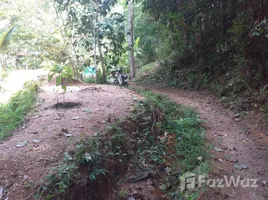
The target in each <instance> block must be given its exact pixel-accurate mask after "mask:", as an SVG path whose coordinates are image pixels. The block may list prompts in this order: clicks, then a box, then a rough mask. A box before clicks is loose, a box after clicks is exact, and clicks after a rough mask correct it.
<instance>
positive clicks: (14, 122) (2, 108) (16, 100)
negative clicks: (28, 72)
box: [0, 82, 38, 140]
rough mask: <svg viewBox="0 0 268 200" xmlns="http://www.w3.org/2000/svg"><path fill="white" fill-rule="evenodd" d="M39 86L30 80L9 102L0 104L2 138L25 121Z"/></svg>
mask: <svg viewBox="0 0 268 200" xmlns="http://www.w3.org/2000/svg"><path fill="white" fill-rule="evenodd" d="M37 89H38V86H37V84H36V83H34V82H28V83H26V84H25V86H24V88H23V89H22V90H21V91H19V92H17V93H16V94H14V95H13V96H12V97H11V99H10V100H9V102H8V103H7V104H0V140H2V139H4V138H6V137H8V136H9V134H10V132H11V131H12V130H14V129H15V128H17V127H18V126H19V125H20V124H22V123H23V121H24V117H25V116H26V114H27V113H28V111H29V110H30V109H31V107H32V105H33V104H34V103H35V100H36V96H37Z"/></svg>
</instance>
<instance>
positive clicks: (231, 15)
mask: <svg viewBox="0 0 268 200" xmlns="http://www.w3.org/2000/svg"><path fill="white" fill-rule="evenodd" d="M138 2H141V3H142V6H143V11H145V14H141V16H142V17H140V18H139V19H136V20H137V21H139V22H140V21H141V23H145V22H146V21H144V20H142V18H144V16H146V15H147V17H146V18H145V19H146V20H150V21H151V25H150V26H147V27H146V28H145V29H143V27H141V28H139V26H140V24H139V23H137V24H136V25H137V27H138V28H139V30H140V33H139V32H136V37H140V36H144V34H147V37H146V39H144V37H142V38H141V40H142V39H144V40H146V41H148V40H151V41H157V44H158V46H157V47H156V48H150V49H148V45H153V43H150V42H146V43H144V45H143V46H142V48H143V50H144V51H143V52H144V53H145V52H148V50H150V51H149V53H145V54H146V55H150V57H153V56H155V57H156V60H162V61H163V62H161V63H160V66H161V67H164V68H163V69H161V70H159V71H157V73H158V75H157V76H156V77H155V78H154V79H153V80H154V81H156V80H161V76H163V74H162V75H161V73H163V71H164V74H166V75H167V76H168V75H169V77H168V78H166V79H165V80H164V81H166V82H169V84H171V85H184V86H185V83H186V85H187V86H189V85H190V86H191V87H195V88H198V87H202V86H203V85H205V86H206V87H212V88H213V89H216V90H217V91H218V92H219V94H220V95H221V96H225V95H227V94H229V93H230V92H232V93H233V94H238V93H241V92H244V91H248V90H251V89H254V90H259V89H261V90H262V91H264V90H265V89H264V88H266V86H265V84H267V80H268V20H267V17H268V1H267V0H257V1H249V0H242V1H236V2H234V1H230V0H228V1H220V0H196V1H186V0H174V1H161V0H144V1H138ZM148 15H149V16H148ZM138 17H139V16H138ZM147 24H148V23H147ZM145 25H146V24H145ZM149 28H151V29H152V30H154V32H152V31H147V30H149ZM144 31H147V32H144ZM151 55H153V56H151ZM147 61H150V60H147ZM147 63H148V62H145V63H143V64H147ZM166 72H168V73H166ZM265 91H266V92H267V90H265ZM248 95H249V96H250V94H248ZM264 99H265V98H264ZM264 99H263V100H264ZM263 100H262V101H263Z"/></svg>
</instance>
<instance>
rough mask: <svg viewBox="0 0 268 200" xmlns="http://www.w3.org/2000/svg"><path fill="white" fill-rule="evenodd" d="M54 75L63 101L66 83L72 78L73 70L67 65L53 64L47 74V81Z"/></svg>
mask: <svg viewBox="0 0 268 200" xmlns="http://www.w3.org/2000/svg"><path fill="white" fill-rule="evenodd" d="M54 76H56V86H60V87H61V89H62V91H63V93H62V95H63V101H65V93H66V91H67V83H68V82H69V81H71V80H73V77H74V72H73V69H72V68H71V67H69V66H61V65H54V66H53V67H52V68H51V69H50V71H49V74H48V81H51V80H52V79H53V77H54Z"/></svg>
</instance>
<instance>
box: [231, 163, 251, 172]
mask: <svg viewBox="0 0 268 200" xmlns="http://www.w3.org/2000/svg"><path fill="white" fill-rule="evenodd" d="M234 168H235V169H238V170H242V169H247V168H248V166H247V165H244V164H240V163H239V162H237V163H235V164H234Z"/></svg>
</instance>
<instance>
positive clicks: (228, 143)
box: [136, 86, 268, 200]
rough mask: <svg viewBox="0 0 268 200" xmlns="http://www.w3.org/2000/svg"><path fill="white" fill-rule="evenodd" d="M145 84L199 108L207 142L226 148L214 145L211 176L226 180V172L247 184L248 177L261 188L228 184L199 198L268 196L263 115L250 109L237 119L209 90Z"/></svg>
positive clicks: (236, 199)
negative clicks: (254, 180) (199, 90)
mask: <svg viewBox="0 0 268 200" xmlns="http://www.w3.org/2000/svg"><path fill="white" fill-rule="evenodd" d="M136 87H141V86H136ZM144 87H145V88H146V89H149V90H152V91H153V92H156V93H161V94H165V95H167V96H168V97H169V98H171V99H172V100H174V101H175V102H177V103H179V104H183V105H186V106H190V107H193V108H195V109H196V110H197V112H198V113H199V115H200V118H201V119H202V120H204V121H205V123H204V126H205V128H206V140H207V144H208V145H209V144H212V145H213V146H215V147H218V148H220V149H222V150H223V151H222V152H218V151H216V150H215V149H213V148H212V150H211V153H212V159H211V161H210V165H211V169H212V172H211V174H210V177H209V178H218V179H223V178H224V176H225V175H226V176H227V177H230V176H234V177H235V178H237V177H238V176H240V177H241V179H243V180H244V181H245V182H243V183H244V186H246V185H245V184H247V179H257V180H258V181H257V186H258V187H257V188H247V187H243V188H242V187H236V188H234V187H229V188H228V187H226V186H225V187H223V188H210V189H209V190H208V191H207V192H205V193H203V194H202V195H201V196H200V198H199V199H202V200H208V199H211V200H218V199H219V200H220V199H232V200H264V199H268V190H267V189H268V148H267V147H268V137H267V134H268V132H267V131H268V129H267V121H265V120H263V119H262V116H261V114H257V113H255V112H254V111H250V112H249V114H248V115H247V116H246V117H244V119H241V120H240V119H239V120H237V119H235V113H233V112H232V111H231V110H230V109H226V107H224V105H223V104H222V103H220V102H219V100H218V99H217V98H216V97H214V96H212V95H209V94H207V93H202V92H194V91H185V90H179V89H175V88H161V87H157V86H142V88H144ZM237 161H238V162H239V163H240V164H243V165H246V166H247V169H242V170H238V169H236V168H235V167H234V164H235V163H236V162H237ZM265 181H266V182H265ZM240 183H242V182H240ZM250 185H252V182H251V181H250Z"/></svg>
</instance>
